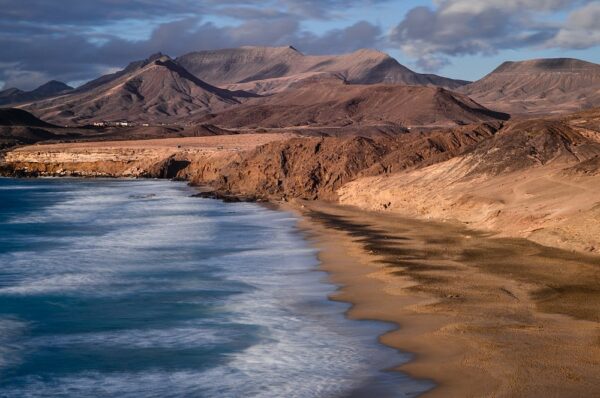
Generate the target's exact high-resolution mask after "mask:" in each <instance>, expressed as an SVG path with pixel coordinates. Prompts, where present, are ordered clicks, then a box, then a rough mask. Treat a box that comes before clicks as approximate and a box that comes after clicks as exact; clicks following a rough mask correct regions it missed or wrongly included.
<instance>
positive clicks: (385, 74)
mask: <svg viewBox="0 0 600 398" xmlns="http://www.w3.org/2000/svg"><path fill="white" fill-rule="evenodd" d="M177 63H179V64H180V65H182V66H183V67H184V68H186V69H187V70H189V71H190V72H191V73H193V74H194V75H196V76H198V77H199V78H200V79H203V80H205V81H207V82H210V83H211V84H214V85H217V86H221V87H228V86H229V85H234V87H235V88H243V89H249V88H250V89H251V87H252V85H251V83H253V82H258V81H265V80H270V81H271V83H272V84H271V87H270V88H269V89H268V90H262V91H260V90H259V92H261V93H273V92H277V91H281V89H280V87H278V86H277V84H273V83H276V82H277V79H284V80H283V82H284V83H285V81H286V80H285V78H290V77H292V76H300V77H311V76H313V75H315V74H320V73H327V74H335V75H338V76H339V77H340V78H341V79H343V80H345V81H347V82H348V83H353V84H375V83H396V84H409V85H423V86H440V87H445V88H449V89H455V88H457V87H460V86H463V85H464V84H466V83H468V82H465V81H462V80H453V79H448V78H444V77H441V76H436V75H429V74H419V73H416V72H413V71H412V70H410V69H408V68H406V67H405V66H403V65H401V64H400V63H398V61H396V60H395V59H394V58H392V57H390V56H389V55H387V54H385V53H383V52H380V51H376V50H370V49H363V50H358V51H355V52H353V53H351V54H344V55H304V54H302V53H301V52H299V51H298V50H296V49H295V48H294V47H291V46H289V47H241V48H233V49H223V50H213V51H199V52H192V53H189V54H185V55H183V56H181V57H179V58H177ZM240 85H243V86H240Z"/></svg>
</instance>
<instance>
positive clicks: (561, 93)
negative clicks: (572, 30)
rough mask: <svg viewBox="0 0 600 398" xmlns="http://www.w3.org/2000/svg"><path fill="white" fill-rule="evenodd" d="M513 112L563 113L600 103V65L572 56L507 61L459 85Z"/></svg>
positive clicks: (485, 101) (484, 101) (485, 102)
mask: <svg viewBox="0 0 600 398" xmlns="http://www.w3.org/2000/svg"><path fill="white" fill-rule="evenodd" d="M458 91H460V92H462V93H464V94H467V95H469V96H470V97H472V98H473V99H475V100H476V101H478V102H480V103H482V104H483V105H486V106H489V107H491V108H493V109H498V110H501V111H505V112H509V113H563V112H568V111H576V110H580V109H585V108H591V107H594V106H600V65H598V64H594V63H591V62H586V61H581V60H578V59H571V58H554V59H534V60H529V61H520V62H505V63H503V64H502V65H500V66H499V67H498V68H496V69H495V70H494V71H493V72H491V73H490V74H488V75H487V76H485V77H484V78H482V79H481V80H478V81H476V82H474V83H471V84H468V85H466V86H464V87H461V88H459V89H458Z"/></svg>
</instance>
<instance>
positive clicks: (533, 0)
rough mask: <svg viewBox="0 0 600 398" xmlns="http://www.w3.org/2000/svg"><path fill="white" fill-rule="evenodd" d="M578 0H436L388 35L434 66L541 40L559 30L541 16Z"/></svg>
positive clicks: (409, 15) (420, 61)
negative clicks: (433, 6)
mask: <svg viewBox="0 0 600 398" xmlns="http://www.w3.org/2000/svg"><path fill="white" fill-rule="evenodd" d="M582 3H585V1H581V0H437V1H434V4H435V5H436V8H433V9H432V8H429V7H423V6H421V7H415V8H413V9H411V10H410V11H409V12H408V13H407V14H406V16H405V18H404V19H403V20H402V21H401V22H400V23H399V24H398V25H397V26H396V27H395V28H394V29H393V30H392V32H391V34H390V36H389V40H390V42H391V43H393V44H394V45H396V46H398V47H399V48H400V49H401V50H402V51H403V52H404V53H406V54H407V55H409V56H410V57H413V58H415V59H417V63H418V64H419V65H420V66H422V67H424V68H426V69H427V70H432V71H435V70H437V69H439V68H440V67H441V66H444V65H446V64H447V63H448V62H449V60H448V57H450V56H461V55H473V54H483V55H491V54H495V53H497V52H498V51H500V50H504V49H518V48H525V47H535V46H543V45H545V44H546V43H549V42H551V41H552V40H553V39H554V38H555V37H556V36H557V35H558V34H559V32H560V25H559V24H557V23H556V22H552V21H548V20H546V19H545V18H544V17H545V16H548V15H551V14H552V13H553V12H557V11H561V10H566V9H569V8H572V7H575V6H577V5H581V4H582ZM596 21H598V20H597V19H596ZM575 24H576V22H575ZM596 24H597V22H596Z"/></svg>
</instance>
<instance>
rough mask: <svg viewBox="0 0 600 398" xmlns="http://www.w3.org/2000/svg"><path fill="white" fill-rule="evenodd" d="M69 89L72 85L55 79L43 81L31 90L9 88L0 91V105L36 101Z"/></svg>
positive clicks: (71, 88)
mask: <svg viewBox="0 0 600 398" xmlns="http://www.w3.org/2000/svg"><path fill="white" fill-rule="evenodd" d="M71 90H73V87H71V86H68V85H66V84H65V83H63V82H59V81H56V80H51V81H49V82H47V83H44V84H42V85H41V86H39V87H38V88H36V89H35V90H32V91H22V90H19V89H18V88H9V89H6V90H3V91H0V105H8V104H19V103H23V102H29V101H37V100H40V99H44V98H48V97H53V96H55V95H60V94H64V93H67V92H69V91H71Z"/></svg>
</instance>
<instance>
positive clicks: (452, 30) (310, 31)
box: [0, 0, 600, 89]
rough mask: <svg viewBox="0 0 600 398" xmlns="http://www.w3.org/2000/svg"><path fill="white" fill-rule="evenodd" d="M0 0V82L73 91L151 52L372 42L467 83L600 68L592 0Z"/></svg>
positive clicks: (335, 48) (597, 12) (599, 22)
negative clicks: (489, 76) (541, 67)
mask: <svg viewBox="0 0 600 398" xmlns="http://www.w3.org/2000/svg"><path fill="white" fill-rule="evenodd" d="M56 4H57V3H56V2H52V1H49V0H19V1H17V0H0V8H1V9H2V10H3V12H2V13H0V87H2V86H4V88H8V87H13V86H16V87H19V88H22V89H31V88H33V87H35V86H36V85H39V84H41V83H43V82H45V81H47V80H50V79H57V80H62V81H66V82H70V83H72V84H79V83H81V82H84V81H86V80H89V79H92V78H94V77H96V76H98V75H100V74H103V73H107V72H111V71H114V70H116V69H118V68H122V67H123V66H125V65H126V64H127V63H129V62H130V61H133V60H136V59H141V58H145V57H147V56H148V55H150V54H151V53H154V52H157V51H162V52H164V53H166V54H169V55H171V56H178V55H181V54H183V53H185V52H189V51H197V50H205V49H215V48H222V47H236V46H240V45H268V46H280V45H288V44H289V45H294V46H295V47H296V48H298V49H299V50H301V51H303V52H304V53H307V54H335V53H344V52H350V51H354V50H356V49H358V48H363V47H371V48H377V49H380V50H382V51H385V52H388V53H389V54H391V55H392V56H394V57H395V58H396V59H397V60H398V61H399V62H401V63H402V64H404V65H406V66H408V67H410V68H411V69H413V70H416V71H418V72H429V73H437V74H441V75H444V76H448V77H452V78H460V79H465V80H476V79H479V78H481V77H482V76H484V75H485V74H486V73H489V72H490V71H491V70H493V69H494V68H495V67H496V66H498V65H499V64H500V63H502V62H503V61H505V60H523V59H530V58H547V57H573V58H580V59H584V60H588V61H591V62H596V63H600V1H598V0H422V1H417V0H162V1H160V2H158V1H153V0H128V1H115V0H95V1H85V0H61V2H60V4H61V7H57V6H56Z"/></svg>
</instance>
